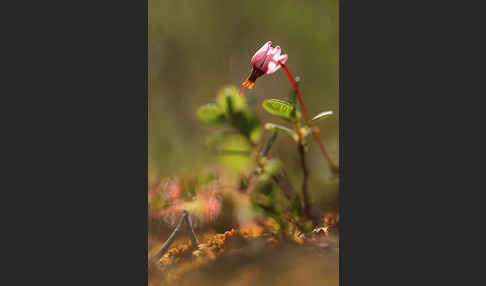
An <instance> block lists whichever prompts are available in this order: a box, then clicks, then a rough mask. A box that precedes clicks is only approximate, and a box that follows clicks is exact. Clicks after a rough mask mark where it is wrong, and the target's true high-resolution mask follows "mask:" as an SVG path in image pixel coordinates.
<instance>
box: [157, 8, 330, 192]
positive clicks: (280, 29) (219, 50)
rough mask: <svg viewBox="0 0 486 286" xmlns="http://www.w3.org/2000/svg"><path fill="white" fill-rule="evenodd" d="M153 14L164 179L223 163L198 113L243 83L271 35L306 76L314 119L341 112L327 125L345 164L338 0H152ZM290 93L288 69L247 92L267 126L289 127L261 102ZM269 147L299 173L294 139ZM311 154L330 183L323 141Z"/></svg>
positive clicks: (325, 132) (321, 180)
mask: <svg viewBox="0 0 486 286" xmlns="http://www.w3.org/2000/svg"><path fill="white" fill-rule="evenodd" d="M148 13H149V172H157V173H158V174H159V175H162V176H171V175H175V174H177V173H179V172H198V171H199V170H202V169H204V168H205V167H207V166H208V165H211V164H212V163H214V162H216V160H217V159H216V158H215V156H214V155H213V154H211V153H209V152H208V150H207V148H206V147H205V141H206V136H207V135H209V134H210V133H211V128H208V127H207V126H204V125H203V124H201V123H200V122H199V121H198V120H197V117H196V114H195V112H196V110H197V108H198V107H199V106H200V105H202V104H205V103H208V102H211V101H214V100H215V96H216V94H217V92H218V91H219V89H220V88H221V87H222V86H224V85H228V84H233V85H236V86H238V87H239V86H240V85H241V83H242V82H243V81H244V80H245V79H246V77H247V76H248V74H249V72H250V70H251V66H250V59H251V57H252V56H253V54H254V53H255V51H256V50H258V49H259V48H260V47H261V46H262V45H263V44H264V43H265V42H266V41H268V40H271V41H273V42H274V45H280V46H281V48H282V53H287V54H288V55H289V60H288V61H287V66H288V68H289V70H290V72H291V73H292V74H293V75H294V76H300V77H301V88H300V89H301V93H302V95H303V98H304V102H305V103H306V106H307V108H308V110H309V113H310V114H311V116H313V115H315V114H317V113H319V112H321V111H324V110H333V111H334V115H333V116H331V117H330V118H329V119H326V120H323V121H321V122H320V123H319V127H320V128H321V135H322V137H323V139H324V143H325V145H326V146H327V148H328V150H329V152H330V154H331V156H332V157H333V158H334V159H335V161H337V158H338V156H339V155H338V146H339V143H338V133H339V121H338V118H339V110H338V109H339V102H338V94H339V90H338V85H339V84H338V79H339V39H338V35H339V29H338V26H339V18H338V14H339V1H338V0H322V1H317V0H312V1H311V0H279V1H275V0H270V1H262V0H260V1H256V0H246V1H222V0H218V1H209V0H206V1H205V0H178V1H167V0H149V12H148ZM290 90H291V85H290V83H289V81H288V79H287V78H286V75H285V73H284V72H283V70H282V69H280V70H279V71H278V72H277V73H275V74H272V75H267V76H264V77H262V78H260V79H258V80H257V82H256V84H255V86H254V88H253V89H252V90H251V91H248V90H247V91H246V92H245V93H246V94H247V96H248V98H247V99H248V101H249V102H250V103H251V104H252V105H253V108H254V110H255V112H256V113H257V114H258V115H259V116H261V118H262V120H263V123H265V122H273V123H280V124H282V123H284V122H282V121H280V120H279V119H276V118H274V117H271V116H270V115H268V114H266V113H265V111H264V110H263V108H262V107H261V103H262V101H263V100H264V99H268V98H281V99H284V98H285V97H287V96H288V94H289V92H290ZM267 136H269V132H268V131H266V132H265V133H264V137H267ZM270 154H271V155H273V156H278V157H280V158H281V159H282V161H283V162H284V166H285V168H286V169H287V171H288V172H289V174H290V175H291V177H293V178H294V179H295V180H298V178H299V177H298V176H299V174H300V173H299V168H298V167H299V165H298V154H297V152H296V147H295V145H294V144H293V143H292V141H291V139H290V138H285V137H284V136H279V138H278V139H277V142H276V144H275V147H274V149H272V151H271V153H270ZM308 154H309V155H308V159H309V165H310V168H311V176H312V177H311V178H312V179H311V186H312V180H314V182H316V183H317V185H318V186H319V185H323V186H324V185H325V184H326V181H327V179H328V177H329V171H328V165H327V163H326V161H325V160H324V158H323V157H322V156H321V155H320V153H319V151H318V149H317V147H316V146H315V144H314V143H311V145H310V151H309V153H308ZM297 182H298V181H296V183H297ZM314 188H317V187H314ZM333 188H334V187H333ZM311 189H312V188H311ZM311 191H312V190H311Z"/></svg>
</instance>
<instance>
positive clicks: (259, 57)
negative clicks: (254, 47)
mask: <svg viewBox="0 0 486 286" xmlns="http://www.w3.org/2000/svg"><path fill="white" fill-rule="evenodd" d="M271 45H272V41H268V42H266V43H265V44H264V45H263V46H262V47H261V48H260V49H259V50H258V51H257V52H256V53H255V54H254V55H253V57H252V58H251V64H252V65H253V66H254V67H257V68H261V67H262V65H263V61H264V60H265V57H266V56H267V54H268V51H269V50H270V49H271Z"/></svg>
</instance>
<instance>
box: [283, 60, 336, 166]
mask: <svg viewBox="0 0 486 286" xmlns="http://www.w3.org/2000/svg"><path fill="white" fill-rule="evenodd" d="M278 63H279V65H280V66H282V69H283V70H284V71H285V73H286V74H287V77H288V78H289V81H290V83H291V84H292V87H293V88H294V91H295V93H296V94H297V99H298V100H299V103H300V107H301V108H302V112H303V113H304V118H305V121H306V122H309V121H310V116H309V113H308V112H307V109H306V108H305V105H304V101H303V100H302V96H301V95H300V92H299V89H298V88H297V85H296V84H295V81H294V78H293V77H292V75H291V74H290V71H289V69H288V68H287V66H286V65H284V64H283V63H282V62H281V61H278ZM312 134H313V135H314V140H315V141H316V143H317V146H319V149H320V150H321V153H322V155H323V156H324V158H325V159H326V160H327V162H328V163H329V165H330V167H331V171H332V172H333V173H335V174H336V173H338V172H339V167H338V166H337V165H336V164H334V162H333V161H332V159H331V156H329V154H328V153H327V151H326V149H325V148H324V144H322V142H321V138H320V136H319V129H318V128H317V127H314V128H312Z"/></svg>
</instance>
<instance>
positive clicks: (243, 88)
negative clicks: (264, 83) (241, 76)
mask: <svg viewBox="0 0 486 286" xmlns="http://www.w3.org/2000/svg"><path fill="white" fill-rule="evenodd" d="M245 87H246V86H243V87H242V88H241V90H240V93H238V95H241V93H242V92H243V90H245Z"/></svg>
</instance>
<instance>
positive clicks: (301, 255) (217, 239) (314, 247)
mask: <svg viewBox="0 0 486 286" xmlns="http://www.w3.org/2000/svg"><path fill="white" fill-rule="evenodd" d="M256 232H257V233H255V231H254V230H250V231H248V230H246V231H245V232H244V231H240V230H238V231H233V233H231V232H227V233H226V235H225V234H214V233H212V234H209V233H208V234H204V235H201V236H200V238H199V239H200V242H201V243H202V244H201V246H200V251H198V252H193V250H192V248H191V245H190V243H188V241H189V240H188V238H181V239H180V240H178V241H177V242H175V243H174V246H173V247H171V250H170V251H168V253H166V255H164V257H163V258H162V259H161V263H158V264H152V263H150V266H149V285H153V286H155V285H181V286H184V285H203V286H204V285H320V286H326V285H338V284H339V266H338V265H339V246H338V238H337V234H336V232H335V231H333V232H327V233H320V234H315V235H307V236H306V237H305V239H301V240H299V239H298V243H296V241H286V242H285V241H282V240H279V239H278V238H275V237H273V236H272V235H269V234H267V233H260V232H258V231H256ZM160 239H161V237H157V238H155V237H151V240H150V241H149V248H150V251H149V255H150V254H153V253H155V252H156V251H157V250H158V249H159V248H160V245H161V244H162V243H163V240H161V241H160V243H159V242H158V240H160ZM169 252H170V253H169Z"/></svg>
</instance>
